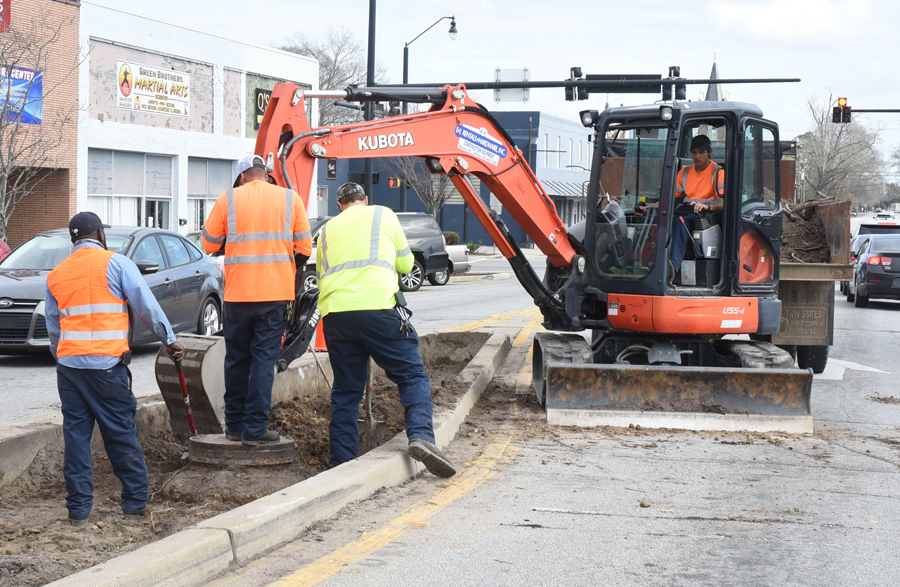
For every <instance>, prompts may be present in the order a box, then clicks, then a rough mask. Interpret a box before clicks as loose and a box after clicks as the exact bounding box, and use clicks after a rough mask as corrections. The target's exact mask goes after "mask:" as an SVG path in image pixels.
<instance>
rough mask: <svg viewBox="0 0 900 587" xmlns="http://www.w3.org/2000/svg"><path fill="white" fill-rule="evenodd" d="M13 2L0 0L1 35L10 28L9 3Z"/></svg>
mask: <svg viewBox="0 0 900 587" xmlns="http://www.w3.org/2000/svg"><path fill="white" fill-rule="evenodd" d="M10 2H12V0H0V33H5V32H6V30H7V29H8V28H9V3H10Z"/></svg>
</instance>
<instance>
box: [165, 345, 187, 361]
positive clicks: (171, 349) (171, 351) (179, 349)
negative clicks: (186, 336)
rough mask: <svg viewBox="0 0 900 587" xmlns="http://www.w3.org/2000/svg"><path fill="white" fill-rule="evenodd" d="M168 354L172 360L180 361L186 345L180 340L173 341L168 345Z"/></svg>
mask: <svg viewBox="0 0 900 587" xmlns="http://www.w3.org/2000/svg"><path fill="white" fill-rule="evenodd" d="M166 354H167V355H169V358H170V359H172V361H180V360H182V359H183V358H184V345H182V344H181V343H180V342H173V343H172V344H170V345H169V346H167V347H166Z"/></svg>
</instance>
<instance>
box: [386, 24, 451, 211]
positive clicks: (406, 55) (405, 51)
mask: <svg viewBox="0 0 900 587" xmlns="http://www.w3.org/2000/svg"><path fill="white" fill-rule="evenodd" d="M448 18H449V19H450V31H449V34H450V40H451V41H455V40H456V35H457V30H456V17H455V16H442V17H441V18H439V19H437V20H436V21H434V24H432V25H431V26H430V27H428V28H427V29H425V30H424V31H422V32H421V33H419V34H418V35H416V36H415V38H414V39H413V40H412V41H409V42H408V43H404V44H403V85H406V84H407V83H409V46H410V45H412V44H413V42H414V41H415V40H416V39H418V38H419V37H421V36H422V35H424V34H425V33H427V32H428V31H430V30H431V29H432V28H434V26H435V25H436V24H438V23H439V22H441V21H442V20H447V19H448ZM407 108H408V106H407V103H406V102H404V103H403V114H406V113H407V112H408V110H407ZM400 211H401V212H406V182H405V181H404V182H403V183H402V184H400Z"/></svg>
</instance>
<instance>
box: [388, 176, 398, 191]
mask: <svg viewBox="0 0 900 587" xmlns="http://www.w3.org/2000/svg"><path fill="white" fill-rule="evenodd" d="M388 187H389V188H398V187H400V178H399V177H391V178H388Z"/></svg>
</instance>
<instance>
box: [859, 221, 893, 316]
mask: <svg viewBox="0 0 900 587" xmlns="http://www.w3.org/2000/svg"><path fill="white" fill-rule="evenodd" d="M870 298H882V299H890V300H900V234H890V235H889V234H885V235H872V236H869V237H865V238H864V240H863V241H862V244H861V245H860V247H859V252H858V253H857V256H856V260H855V264H854V266H853V281H851V282H850V283H849V284H848V289H847V301H848V302H853V305H854V306H856V307H857V308H865V307H866V306H868V305H869V299H870Z"/></svg>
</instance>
